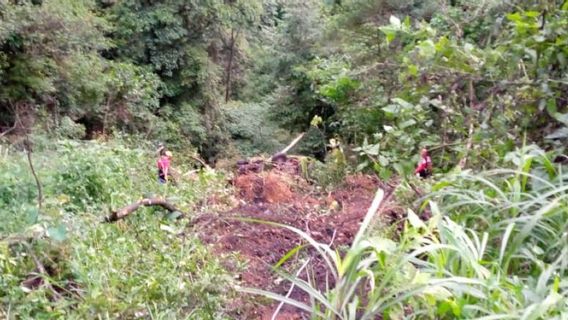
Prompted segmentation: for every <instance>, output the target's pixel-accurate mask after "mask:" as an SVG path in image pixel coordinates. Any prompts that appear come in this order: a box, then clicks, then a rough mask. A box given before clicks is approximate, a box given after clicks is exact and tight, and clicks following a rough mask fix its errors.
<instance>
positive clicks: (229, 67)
mask: <svg viewBox="0 0 568 320" xmlns="http://www.w3.org/2000/svg"><path fill="white" fill-rule="evenodd" d="M238 37H239V32H238V31H237V32H235V30H231V44H230V48H229V61H228V62H227V68H226V69H225V103H226V102H229V98H230V97H231V74H232V71H233V60H234V58H235V42H237V38H238Z"/></svg>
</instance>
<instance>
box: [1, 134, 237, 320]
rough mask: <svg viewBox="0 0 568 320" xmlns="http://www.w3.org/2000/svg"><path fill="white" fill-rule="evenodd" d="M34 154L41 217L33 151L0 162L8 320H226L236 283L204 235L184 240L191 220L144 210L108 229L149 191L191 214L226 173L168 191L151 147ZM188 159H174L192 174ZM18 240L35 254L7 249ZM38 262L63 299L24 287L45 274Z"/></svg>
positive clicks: (65, 145) (76, 146) (73, 147)
mask: <svg viewBox="0 0 568 320" xmlns="http://www.w3.org/2000/svg"><path fill="white" fill-rule="evenodd" d="M32 157H33V160H34V164H35V168H36V171H37V173H38V176H39V179H40V181H41V183H42V186H43V194H44V201H43V202H44V205H43V209H42V211H41V212H38V211H37V207H36V192H37V189H36V186H35V182H34V180H33V178H32V177H31V173H30V172H29V168H28V166H27V161H26V160H24V158H25V155H24V154H22V153H19V152H11V153H6V154H4V153H3V154H2V159H1V161H0V172H1V175H2V181H3V182H4V183H2V185H1V186H0V219H1V220H3V221H5V222H6V223H2V224H1V225H0V239H2V240H0V274H1V275H0V312H2V314H4V315H5V314H6V312H9V314H10V315H11V317H16V318H22V319H43V318H48V317H49V318H53V319H85V318H96V317H111V318H133V317H140V316H142V317H155V318H180V317H186V318H190V319H221V318H223V317H225V316H224V314H223V307H222V305H223V303H224V301H225V300H224V299H225V298H226V297H227V296H228V295H227V291H226V290H227V289H226V288H227V285H228V284H229V283H230V281H231V279H230V278H228V277H226V276H225V273H224V271H223V270H222V268H221V266H220V264H219V263H218V260H217V259H212V258H211V256H210V254H209V251H208V250H207V249H206V248H205V247H204V246H203V245H202V244H201V243H200V242H199V240H198V239H197V238H196V237H194V236H193V235H184V230H183V229H184V228H185V225H186V224H187V223H188V221H187V220H181V221H179V220H170V219H165V217H166V212H163V210H160V209H155V208H140V209H139V210H137V211H136V213H135V214H133V215H132V216H131V217H129V218H128V219H127V221H125V222H122V223H119V224H103V223H101V222H102V219H103V217H104V216H106V215H108V214H109V212H110V210H111V209H118V208H120V207H123V206H125V205H127V204H129V203H131V202H134V201H137V200H138V199H140V198H141V197H143V196H148V195H157V196H162V197H166V198H167V199H168V200H169V201H171V202H173V203H175V204H176V206H178V207H179V208H180V209H182V210H184V211H186V212H189V210H188V208H190V207H191V206H192V205H193V204H194V203H195V202H196V201H199V200H200V199H203V198H204V197H206V196H207V195H208V194H210V193H211V192H212V191H213V190H222V188H223V186H224V183H225V182H224V178H223V177H222V176H221V175H218V174H215V173H211V172H201V173H199V177H198V178H199V179H197V180H195V181H186V180H181V179H180V180H179V181H177V184H176V186H175V187H173V186H170V185H160V184H158V182H157V172H156V169H155V154H154V152H153V148H151V147H150V146H144V145H140V144H138V147H137V148H128V147H126V146H125V145H124V144H123V143H121V142H120V141H118V140H117V141H114V142H110V143H94V142H91V143H78V142H74V141H61V142H59V143H56V144H54V145H52V148H50V151H42V152H36V153H33V154H32ZM182 159H183V157H182V155H181V154H180V155H179V156H178V155H176V156H175V157H174V161H173V165H174V168H175V169H177V170H178V171H180V172H182V171H183V170H186V169H187V166H186V165H185V164H184V163H181V161H182ZM189 213H191V212H189ZM187 218H191V217H187ZM20 237H24V238H27V237H29V238H30V239H31V240H30V243H31V245H30V247H29V248H28V246H27V245H25V243H26V242H25V241H24V242H20V241H15V242H14V243H12V244H9V243H10V242H11V241H12V240H11V239H19V238H20ZM4 240H6V241H4ZM33 256H35V257H36V258H37V259H38V260H39V261H41V263H42V264H43V265H44V267H45V268H46V270H48V273H49V275H41V274H40V275H39V276H40V277H42V278H45V279H44V280H45V281H49V283H50V284H51V285H52V286H53V287H60V288H63V291H62V292H63V293H62V296H63V297H62V298H61V299H53V292H52V290H51V289H50V287H48V286H41V287H39V288H33V289H29V288H26V287H25V286H24V285H23V284H22V282H23V281H24V280H28V279H30V277H31V275H33V274H36V273H37V270H36V268H37V266H36V262H35V261H34V259H33ZM34 270H35V271H34ZM8 310H9V311H8Z"/></svg>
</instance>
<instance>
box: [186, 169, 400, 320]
mask: <svg viewBox="0 0 568 320" xmlns="http://www.w3.org/2000/svg"><path fill="white" fill-rule="evenodd" d="M265 169H266V168H265V167H263V168H262V170H259V166H258V163H254V162H253V165H252V167H251V165H250V164H245V165H244V166H243V165H241V166H240V167H239V168H238V170H237V173H236V174H237V176H236V178H235V179H233V185H234V186H235V190H236V194H237V197H239V198H240V205H238V206H237V207H236V208H233V209H231V210H229V211H227V212H223V213H215V214H214V213H209V214H204V215H201V216H199V217H198V218H196V219H195V220H194V221H193V222H192V226H193V228H194V229H195V231H196V232H197V233H198V234H199V236H200V238H201V240H202V241H203V242H205V243H208V244H211V245H212V246H214V248H215V249H214V250H215V251H216V252H217V253H219V254H228V253H239V256H240V257H241V258H243V259H244V260H245V261H246V267H245V268H241V267H239V266H238V263H236V262H235V261H234V260H233V261H231V260H227V261H225V264H226V267H227V268H228V269H229V271H231V272H234V273H235V274H237V276H236V277H237V279H239V280H240V281H241V282H242V286H245V287H256V288H261V289H263V290H269V291H273V292H277V293H280V294H286V292H287V290H288V289H289V286H290V284H289V283H286V282H285V281H282V280H281V279H279V278H278V277H277V276H276V274H275V273H274V271H273V266H274V265H275V264H276V263H277V262H278V261H279V260H280V259H281V258H282V257H283V256H284V255H286V254H287V253H288V252H289V251H290V250H292V249H294V248H295V247H297V246H299V245H302V244H304V241H303V240H302V239H300V238H299V237H298V236H297V235H296V234H295V233H293V232H291V231H289V230H287V229H285V228H282V227H279V226H274V225H271V224H266V223H255V222H249V221H243V220H242V218H245V219H255V220H261V221H269V222H276V223H279V224H285V225H289V226H293V227H296V228H298V229H300V230H302V231H304V232H306V233H308V234H309V235H310V236H311V237H312V238H314V239H315V240H317V241H319V242H322V243H329V244H330V245H331V246H332V247H333V248H339V247H341V246H349V245H351V243H352V241H353V238H354V236H355V234H356V233H357V231H358V230H359V227H360V224H361V222H362V220H363V218H364V217H365V214H366V213H367V210H368V208H369V206H370V205H371V202H372V200H373V197H374V195H375V192H376V190H377V188H379V187H381V188H383V189H384V190H385V192H386V193H387V194H388V193H389V192H390V191H391V190H392V187H391V186H389V185H387V184H384V183H382V182H381V181H379V180H378V179H377V178H376V177H372V176H368V175H361V174H359V175H352V176H348V177H346V178H345V181H344V183H343V184H342V185H340V186H338V187H337V188H335V190H333V191H331V192H324V191H322V190H321V188H318V187H316V186H314V185H310V184H309V183H308V182H307V181H305V180H304V179H303V178H302V177H301V176H300V174H299V172H300V170H299V162H298V161H297V159H293V158H292V159H290V158H288V159H285V160H284V161H279V162H278V163H276V164H273V165H272V166H271V169H270V170H269V171H266V170H265ZM383 213H385V212H384V210H383ZM386 214H387V215H388V216H391V215H392V213H388V212H387V213H386ZM305 252H307V254H309V255H310V256H311V257H312V261H313V262H314V263H312V266H313V270H311V272H312V273H313V276H314V278H315V279H314V280H315V282H316V283H321V284H322V285H325V284H326V283H327V284H329V285H333V279H331V278H330V276H329V275H328V270H327V269H326V268H325V266H324V264H323V263H320V262H321V261H319V262H318V259H319V257H317V255H316V254H315V253H314V252H311V250H310V249H309V248H308V249H306V251H304V253H302V254H306V253H305ZM287 267H288V268H290V271H292V270H293V268H291V267H292V266H288V265H286V264H285V265H284V268H287ZM295 267H297V266H295ZM322 289H323V288H322ZM291 297H292V298H294V299H297V300H302V301H305V302H307V299H308V297H307V296H306V295H305V294H304V293H303V292H301V291H300V290H295V291H294V292H292V296H291ZM252 300H254V299H248V300H246V301H245V300H244V299H243V301H240V302H239V303H238V304H236V305H235V306H232V307H233V308H234V315H235V318H239V319H270V317H271V316H272V312H273V310H274V307H275V305H277V304H275V305H272V306H266V305H262V304H258V303H256V302H254V301H252ZM247 301H248V302H247ZM300 314H301V313H300V312H298V311H297V310H294V309H293V308H291V307H285V308H284V309H283V310H282V313H281V315H280V316H279V317H278V319H300Z"/></svg>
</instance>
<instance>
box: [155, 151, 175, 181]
mask: <svg viewBox="0 0 568 320" xmlns="http://www.w3.org/2000/svg"><path fill="white" fill-rule="evenodd" d="M171 159H172V153H171V152H170V151H166V152H164V154H163V155H161V156H160V158H159V159H158V181H159V182H160V183H166V182H168V177H169V174H170V162H171Z"/></svg>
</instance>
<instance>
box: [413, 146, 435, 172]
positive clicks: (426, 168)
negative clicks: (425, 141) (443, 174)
mask: <svg viewBox="0 0 568 320" xmlns="http://www.w3.org/2000/svg"><path fill="white" fill-rule="evenodd" d="M414 174H415V175H416V176H418V177H421V178H426V177H429V176H430V175H431V174H432V158H430V154H428V150H426V149H422V151H420V162H419V163H418V167H416V170H414Z"/></svg>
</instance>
